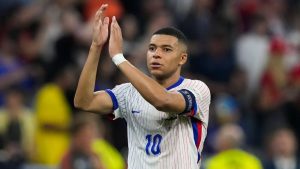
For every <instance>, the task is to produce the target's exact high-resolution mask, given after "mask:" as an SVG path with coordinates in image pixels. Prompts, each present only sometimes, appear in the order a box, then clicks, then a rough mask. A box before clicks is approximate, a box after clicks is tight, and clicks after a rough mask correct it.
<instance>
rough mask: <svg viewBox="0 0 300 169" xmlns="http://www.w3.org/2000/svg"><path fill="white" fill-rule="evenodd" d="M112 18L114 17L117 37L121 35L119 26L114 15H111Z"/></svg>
mask: <svg viewBox="0 0 300 169" xmlns="http://www.w3.org/2000/svg"><path fill="white" fill-rule="evenodd" d="M113 19H114V27H115V30H116V34H117V36H118V37H122V32H121V27H120V25H119V23H118V21H117V19H116V17H115V16H113Z"/></svg>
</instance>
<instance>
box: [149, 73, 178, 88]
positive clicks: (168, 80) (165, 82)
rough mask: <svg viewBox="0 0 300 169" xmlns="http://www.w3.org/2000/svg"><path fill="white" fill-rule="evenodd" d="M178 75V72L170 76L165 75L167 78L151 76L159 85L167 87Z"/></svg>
mask: <svg viewBox="0 0 300 169" xmlns="http://www.w3.org/2000/svg"><path fill="white" fill-rule="evenodd" d="M179 77H180V74H179V73H177V72H176V73H174V74H173V75H172V76H170V77H167V78H158V77H153V79H154V80H155V81H156V82H158V83H159V84H160V85H162V86H163V87H164V88H168V87H170V86H171V85H173V84H174V83H176V82H177V81H178V79H179Z"/></svg>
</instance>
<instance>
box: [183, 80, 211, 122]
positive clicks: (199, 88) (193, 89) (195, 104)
mask: <svg viewBox="0 0 300 169" xmlns="http://www.w3.org/2000/svg"><path fill="white" fill-rule="evenodd" d="M179 92H180V93H181V94H183V95H184V97H185V99H186V103H187V104H189V105H190V106H191V108H188V106H189V105H187V108H186V110H187V111H186V112H183V114H184V115H187V116H190V117H193V118H196V119H198V120H201V121H202V122H204V123H205V124H207V123H208V116H209V105H210V99H211V96H210V90H209V88H208V87H207V85H206V84H205V83H203V82H197V83H193V85H190V86H186V87H184V88H183V89H182V90H180V91H179ZM185 93H186V94H185Z"/></svg>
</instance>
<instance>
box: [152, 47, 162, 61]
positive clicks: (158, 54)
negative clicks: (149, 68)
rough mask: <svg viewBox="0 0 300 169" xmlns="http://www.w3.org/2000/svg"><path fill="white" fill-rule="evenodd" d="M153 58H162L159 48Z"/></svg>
mask: <svg viewBox="0 0 300 169" xmlns="http://www.w3.org/2000/svg"><path fill="white" fill-rule="evenodd" d="M153 58H154V59H158V58H161V52H160V50H159V48H158V49H156V50H155V52H154V54H153Z"/></svg>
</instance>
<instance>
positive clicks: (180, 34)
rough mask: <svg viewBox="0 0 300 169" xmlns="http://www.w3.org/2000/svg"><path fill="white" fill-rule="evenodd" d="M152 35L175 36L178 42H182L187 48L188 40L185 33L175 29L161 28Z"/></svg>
mask: <svg viewBox="0 0 300 169" xmlns="http://www.w3.org/2000/svg"><path fill="white" fill-rule="evenodd" d="M152 35H170V36H174V37H176V38H177V39H178V41H180V42H181V43H183V44H184V45H186V46H187V41H188V40H187V38H186V36H185V35H184V33H183V32H181V31H180V30H179V29H177V28H174V27H165V28H161V29H159V30H157V31H156V32H154V33H153V34H152Z"/></svg>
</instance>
